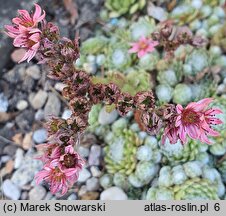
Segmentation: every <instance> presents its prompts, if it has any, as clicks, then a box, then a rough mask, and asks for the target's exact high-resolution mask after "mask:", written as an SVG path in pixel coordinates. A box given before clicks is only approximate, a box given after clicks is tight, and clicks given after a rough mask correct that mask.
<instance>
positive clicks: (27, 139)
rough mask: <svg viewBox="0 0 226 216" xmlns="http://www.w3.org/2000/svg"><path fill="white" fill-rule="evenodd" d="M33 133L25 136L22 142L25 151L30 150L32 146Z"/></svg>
mask: <svg viewBox="0 0 226 216" xmlns="http://www.w3.org/2000/svg"><path fill="white" fill-rule="evenodd" d="M32 134H33V133H32V132H30V133H27V134H25V136H24V139H23V142H22V147H23V149H25V150H28V149H30V148H31V146H32Z"/></svg>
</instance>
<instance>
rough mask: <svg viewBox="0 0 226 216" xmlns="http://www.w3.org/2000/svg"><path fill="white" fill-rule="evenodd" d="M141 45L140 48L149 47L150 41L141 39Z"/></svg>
mask: <svg viewBox="0 0 226 216" xmlns="http://www.w3.org/2000/svg"><path fill="white" fill-rule="evenodd" d="M139 47H140V49H146V48H147V47H148V43H146V42H144V41H141V42H140V43H139Z"/></svg>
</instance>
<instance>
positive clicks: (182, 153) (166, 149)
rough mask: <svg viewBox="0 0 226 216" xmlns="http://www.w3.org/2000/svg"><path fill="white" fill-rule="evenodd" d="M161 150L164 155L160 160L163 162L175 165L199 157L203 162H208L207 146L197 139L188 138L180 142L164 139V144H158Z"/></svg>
mask: <svg viewBox="0 0 226 216" xmlns="http://www.w3.org/2000/svg"><path fill="white" fill-rule="evenodd" d="M160 148H161V152H162V154H163V155H164V157H163V159H162V162H163V163H164V164H171V165H177V164H180V163H184V162H187V161H193V160H196V159H199V160H200V161H203V162H204V163H206V162H208V154H207V152H206V151H207V150H208V146H207V145H206V144H204V143H201V142H199V141H197V140H189V141H188V142H187V143H186V144H184V145H183V144H182V143H181V142H180V141H179V140H178V141H177V143H175V144H170V142H169V140H168V139H166V142H165V144H164V145H162V144H160Z"/></svg>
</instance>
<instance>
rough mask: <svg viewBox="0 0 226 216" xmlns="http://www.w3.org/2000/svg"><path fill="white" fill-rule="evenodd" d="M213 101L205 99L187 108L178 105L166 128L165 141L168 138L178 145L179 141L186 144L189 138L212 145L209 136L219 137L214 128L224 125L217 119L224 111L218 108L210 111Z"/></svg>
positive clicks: (192, 103) (190, 104)
mask: <svg viewBox="0 0 226 216" xmlns="http://www.w3.org/2000/svg"><path fill="white" fill-rule="evenodd" d="M212 101H213V99H212V98H205V99H203V100H200V101H198V102H191V103H189V104H188V105H187V106H186V107H185V108H183V107H182V106H181V105H180V104H178V105H177V106H176V112H175V114H174V115H172V116H171V118H170V121H169V122H168V124H167V127H166V128H165V131H164V135H163V141H164V139H165V137H168V138H169V140H170V142H171V143H176V142H177V140H178V139H180V140H181V141H182V143H186V142H187V136H189V137H190V138H191V139H195V140H200V141H201V142H204V143H207V144H211V141H210V140H209V139H208V136H219V133H218V132H217V131H215V130H214V129H213V128H212V126H213V125H218V124H222V121H221V120H220V119H218V118H216V117H215V115H216V114H221V113H222V111H221V110H220V109H218V108H209V109H208V105H209V104H210V103H211V102H212Z"/></svg>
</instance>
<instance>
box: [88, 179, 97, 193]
mask: <svg viewBox="0 0 226 216" xmlns="http://www.w3.org/2000/svg"><path fill="white" fill-rule="evenodd" d="M86 187H87V191H96V190H98V188H99V187H100V184H99V180H98V178H96V177H92V178H90V179H88V180H87V181H86Z"/></svg>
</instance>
